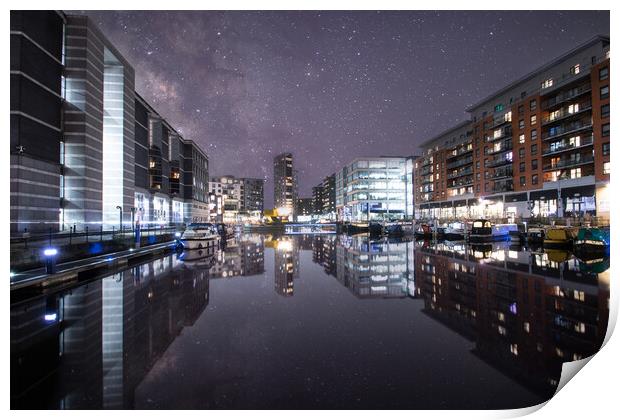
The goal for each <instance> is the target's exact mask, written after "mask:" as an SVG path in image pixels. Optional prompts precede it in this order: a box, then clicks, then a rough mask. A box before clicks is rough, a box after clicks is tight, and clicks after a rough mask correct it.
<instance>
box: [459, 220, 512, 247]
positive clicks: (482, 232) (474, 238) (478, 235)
mask: <svg viewBox="0 0 620 420" xmlns="http://www.w3.org/2000/svg"><path fill="white" fill-rule="evenodd" d="M516 229H517V225H515V224H497V225H496V224H493V223H491V222H490V221H489V220H486V219H478V220H475V221H474V223H473V224H472V227H471V233H470V234H469V237H468V238H469V241H470V242H495V241H507V240H509V239H510V232H512V231H514V230H516Z"/></svg>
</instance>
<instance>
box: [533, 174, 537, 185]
mask: <svg viewBox="0 0 620 420" xmlns="http://www.w3.org/2000/svg"><path fill="white" fill-rule="evenodd" d="M532 185H538V174H534V175H532Z"/></svg>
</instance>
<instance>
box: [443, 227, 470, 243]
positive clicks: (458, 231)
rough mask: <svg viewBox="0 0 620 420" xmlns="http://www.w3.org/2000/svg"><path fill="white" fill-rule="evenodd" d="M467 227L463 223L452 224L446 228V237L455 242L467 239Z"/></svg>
mask: <svg viewBox="0 0 620 420" xmlns="http://www.w3.org/2000/svg"><path fill="white" fill-rule="evenodd" d="M466 231H467V225H466V224H465V223H463V222H452V223H448V225H447V226H446V227H445V228H444V236H445V238H446V239H448V240H450V241H453V240H459V239H464V238H465V233H466Z"/></svg>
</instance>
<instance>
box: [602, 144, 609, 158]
mask: <svg viewBox="0 0 620 420" xmlns="http://www.w3.org/2000/svg"><path fill="white" fill-rule="evenodd" d="M608 155H609V143H603V156H608Z"/></svg>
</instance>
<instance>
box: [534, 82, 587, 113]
mask: <svg viewBox="0 0 620 420" xmlns="http://www.w3.org/2000/svg"><path fill="white" fill-rule="evenodd" d="M591 91H592V86H591V85H590V83H589V82H588V83H586V84H583V85H581V86H578V87H576V88H573V89H571V90H568V91H566V92H562V93H560V94H558V95H556V96H553V97H551V98H549V99H547V100H546V101H543V103H542V104H541V105H542V108H543V109H547V108H550V107H552V106H555V105H558V104H561V103H564V102H566V101H570V100H573V99H575V98H577V97H579V96H581V95H583V94H586V93H588V92H591Z"/></svg>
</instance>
